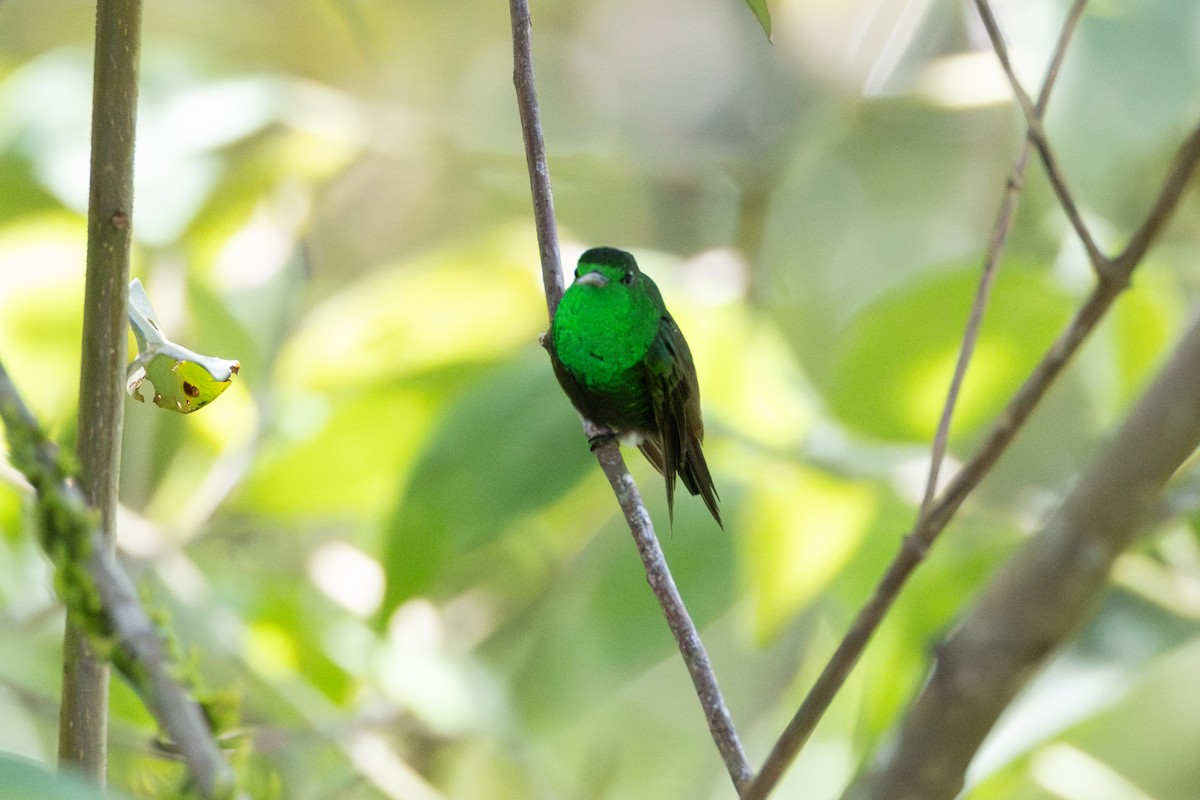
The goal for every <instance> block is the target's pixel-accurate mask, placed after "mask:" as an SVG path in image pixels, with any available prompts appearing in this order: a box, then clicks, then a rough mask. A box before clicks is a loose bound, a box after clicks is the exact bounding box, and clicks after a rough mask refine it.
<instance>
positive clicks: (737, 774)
mask: <svg viewBox="0 0 1200 800" xmlns="http://www.w3.org/2000/svg"><path fill="white" fill-rule="evenodd" d="M509 12H510V14H511V16H512V37H513V83H514V85H515V86H516V91H517V106H518V108H519V109H520V114H521V133H522V136H523V138H524V140H525V157H526V161H527V163H528V166H529V185H530V189H531V191H532V192H533V213H534V219H535V225H536V228H537V237H538V249H539V252H540V254H541V260H542V281H543V284H544V285H545V290H546V306H547V308H548V310H549V312H550V319H551V320H553V319H554V312H555V310H556V309H557V308H558V301H559V300H560V299H562V295H563V291H564V289H563V278H562V266H561V264H560V261H559V253H558V231H557V227H556V224H555V220H554V201H553V198H552V196H551V192H550V170H549V168H548V167H547V165H546V146H545V142H544V140H543V138H542V124H541V115H540V113H539V111H538V103H537V92H536V90H535V89H534V81H533V52H532V47H531V43H530V19H529V3H528V0H509ZM584 430H585V432H586V433H587V435H588V438H589V440H590V441H591V442H592V450H593V451H594V452H595V454H596V460H597V461H598V462H599V463H600V468H601V469H602V470H603V471H604V475H605V477H606V478H608V482H609V484H610V485H611V486H612V488H613V492H614V494H615V495H616V497H617V502H618V503H620V505H621V510H622V511H623V512H624V514H625V520H626V522H627V523H628V524H629V531H630V533H632V534H633V538H634V542H635V544H636V545H637V548H638V555H639V556H641V559H642V564H643V566H644V567H645V569H646V580H647V582H648V583H649V584H650V588H651V589H652V590H653V592H654V596H655V598H657V599H658V602H659V605H660V606H661V607H662V610H663V614H664V615H665V616H666V618H667V624H668V626H669V627H670V628H671V633H672V635H674V637H675V642H676V644H677V645H678V647H679V652H680V655H681V656H682V657H683V662H684V665H685V666H686V667H687V670H688V674H689V675H690V676H691V678H692V684H693V686H694V687H695V689H696V695H697V697H698V698H699V699H700V705H701V707H702V708H703V709H704V716H705V719H706V720H707V722H708V728H709V732H710V733H711V734H712V738H713V742H714V743H715V744H716V746H717V750H718V751H719V752H720V754H721V758H722V760H723V761H724V762H725V767H726V769H727V770H728V771H729V777H730V779H731V780H732V781H733V785H734V786H735V787H737V788H738V790H739V791H740V790H741V788H742V787H743V786H745V785H746V784H748V783H749V782H750V779H751V777H752V773H751V770H750V764H749V762H748V761H747V760H746V754H745V752H743V750H742V745H741V742H740V741H739V739H738V735H737V730H736V729H735V727H734V725H733V718H732V717H731V716H730V714H729V709H728V708H727V707H726V705H725V699H724V697H723V696H722V694H721V689H720V687H719V686H718V685H717V677H716V674H715V673H714V672H713V669H712V664H711V663H710V661H709V659H708V653H707V651H705V649H704V644H703V642H702V641H701V640H700V634H699V632H698V631H697V630H696V626H695V623H694V622H693V621H692V617H691V615H690V614H689V613H688V610H687V607H686V606H685V605H684V602H683V598H682V597H681V596H680V595H679V590H678V589H677V588H676V586H675V579H674V578H673V577H672V576H671V570H670V568H669V567H668V566H667V561H666V558H665V557H664V555H663V552H662V548H661V547H660V546H659V544H658V538H657V537H656V536H655V534H654V526H653V525H652V524H651V522H650V515H649V513H647V511H646V507H645V504H644V503H643V502H642V496H641V494H640V493H639V492H638V488H637V484H636V483H634V480H633V476H632V475H630V474H629V469H628V467H626V466H625V460H624V459H623V458H622V457H621V451H620V448H619V447H618V446H617V440H616V439H615V438H614V437H613V436H612V434H611V433H610V432H609V431H607V430H604V429H600V428H597V427H595V426H594V425H592V423H591V422H588V421H585V422H584Z"/></svg>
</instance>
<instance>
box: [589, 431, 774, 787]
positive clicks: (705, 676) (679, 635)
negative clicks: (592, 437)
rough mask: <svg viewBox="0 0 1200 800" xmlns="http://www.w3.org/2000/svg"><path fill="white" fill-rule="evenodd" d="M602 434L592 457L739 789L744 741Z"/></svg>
mask: <svg viewBox="0 0 1200 800" xmlns="http://www.w3.org/2000/svg"><path fill="white" fill-rule="evenodd" d="M597 433H599V432H597ZM600 436H601V437H602V439H601V440H597V441H599V442H600V443H599V444H598V446H597V447H596V448H595V453H596V459H597V460H598V461H599V462H600V466H601V468H602V469H603V470H604V475H605V476H606V477H607V478H608V482H609V484H610V485H611V486H612V488H613V492H614V493H615V494H616V496H617V502H618V503H620V504H621V511H622V512H624V514H625V521H626V522H628V523H629V532H630V533H632V534H633V540H634V543H635V544H636V545H637V549H638V555H639V556H641V558H642V565H643V566H644V567H645V568H646V580H647V581H648V582H649V583H650V588H651V589H652V590H653V591H654V596H655V597H657V598H658V602H659V605H661V606H662V610H663V614H665V615H666V617H667V625H668V626H669V627H670V628H671V633H672V635H674V637H675V643H676V645H677V646H678V647H679V653H680V655H682V656H683V663H684V664H685V665H686V666H687V670H688V674H689V675H690V676H691V678H692V685H693V686H694V687H695V689H696V696H697V697H698V698H699V699H700V706H701V708H703V709H704V718H705V719H706V720H707V721H708V730H709V733H711V734H712V738H713V741H714V742H715V743H716V745H717V750H719V751H720V753H721V757H722V759H724V761H725V768H726V769H727V770H728V771H729V777H730V778H731V779H732V780H733V785H734V786H735V787H736V788H738V789H739V790H740V789H741V788H742V787H743V786H745V785H746V784H748V783H749V782H750V779H751V777H752V774H751V772H750V762H749V761H747V759H746V754H745V751H743V750H742V743H741V741H740V740H739V738H738V734H737V730H736V729H735V728H734V726H733V720H732V718H731V717H730V715H729V709H728V708H726V706H725V699H724V698H723V697H722V696H721V689H720V687H719V686H718V685H717V680H716V675H715V673H714V672H713V668H712V664H711V662H710V661H709V660H708V652H707V651H706V650H705V649H704V643H703V642H702V641H700V634H699V633H698V632H697V630H696V625H695V623H693V622H692V618H691V615H690V614H688V610H687V606H686V605H684V602H683V598H682V597H681V596H680V595H679V589H678V588H676V586H675V579H674V578H673V577H671V571H670V569H668V568H667V559H666V556H664V555H663V551H662V548H661V547H660V546H659V544H658V537H657V536H655V534H654V525H653V523H652V522H651V521H650V515H649V514H648V513H647V512H646V507H645V505H644V504H643V503H642V497H641V494H640V493H639V492H638V488H637V484H635V483H634V481H633V476H632V475H630V474H629V469H628V468H627V467H626V466H625V460H624V459H623V458H622V457H621V450H620V448H619V447H618V446H617V441H616V439H615V438H614V437H613V436H612V435H611V434H609V435H608V436H607V437H604V435H603V434H602V433H601V434H600Z"/></svg>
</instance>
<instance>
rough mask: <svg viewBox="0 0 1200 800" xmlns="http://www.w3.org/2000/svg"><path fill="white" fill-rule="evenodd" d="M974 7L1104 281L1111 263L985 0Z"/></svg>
mask: <svg viewBox="0 0 1200 800" xmlns="http://www.w3.org/2000/svg"><path fill="white" fill-rule="evenodd" d="M1076 5H1077V6H1079V5H1080V4H1078V3H1077V4H1076ZM1084 5H1086V3H1085V4H1084ZM975 7H976V8H977V9H978V10H979V16H980V19H982V20H983V26H984V28H986V29H987V32H988V37H989V38H990V39H991V40H992V49H993V50H995V51H996V57H997V58H998V59H999V60H1000V66H1001V67H1003V68H1004V74H1005V75H1007V76H1008V82H1009V85H1010V86H1011V87H1012V91H1013V97H1015V98H1016V101H1017V105H1018V106H1019V107H1020V109H1021V113H1022V114H1023V115H1024V116H1025V125H1026V126H1027V127H1028V129H1029V134H1028V136H1029V140H1030V141H1032V142H1033V144H1034V147H1036V148H1037V151H1038V154H1039V155H1040V156H1041V158H1042V165H1043V166H1044V167H1045V168H1046V175H1047V177H1049V179H1050V185H1051V186H1052V187H1053V188H1054V194H1055V195H1056V196H1057V197H1058V203H1059V205H1061V206H1062V209H1063V212H1064V213H1065V214H1066V215H1067V219H1068V220H1070V222H1071V226H1072V227H1073V228H1074V229H1075V233H1076V234H1077V235H1078V236H1079V240H1080V241H1081V242H1083V247H1084V249H1085V250H1087V254H1088V259H1089V260H1090V261H1091V262H1092V267H1093V268H1094V269H1095V270H1096V273H1097V274H1098V275H1100V276H1101V277H1102V278H1108V277H1110V276H1111V272H1112V267H1111V260H1110V259H1109V258H1108V256H1106V255H1104V253H1102V252H1101V251H1100V247H1099V245H1097V244H1096V240H1095V238H1094V237H1093V236H1092V233H1091V231H1090V230H1089V229H1088V227H1087V224H1086V223H1085V222H1084V221H1083V215H1082V214H1081V213H1080V212H1079V207H1078V205H1077V204H1076V203H1075V197H1074V195H1072V194H1071V191H1070V189H1068V188H1067V181H1066V178H1064V177H1063V173H1062V170H1061V169H1060V168H1059V166H1058V159H1056V158H1055V157H1054V151H1053V150H1052V149H1051V147H1050V140H1049V139H1047V138H1046V131H1045V129H1044V128H1043V127H1042V115H1041V113H1040V112H1039V110H1038V109H1037V108H1035V107H1034V105H1033V101H1032V100H1030V99H1029V95H1028V94H1027V93H1026V92H1025V89H1024V88H1022V86H1021V82H1020V81H1019V80H1017V74H1016V72H1014V71H1013V66H1012V62H1011V60H1010V59H1009V57H1008V46H1007V45H1006V44H1005V43H1004V35H1003V34H1002V33H1001V32H1000V26H999V25H998V24H996V17H995V16H994V15H993V14H992V8H991V6H990V5H989V4H988V0H975ZM1082 11H1083V8H1082V7H1079V12H1080V13H1082ZM1076 19H1077V17H1076V15H1075V9H1074V8H1073V9H1072V12H1071V15H1070V16H1069V17H1068V20H1067V25H1069V26H1071V27H1072V28H1073V27H1074V20H1076ZM1065 27H1066V26H1064V28H1065ZM1060 39H1061V37H1060Z"/></svg>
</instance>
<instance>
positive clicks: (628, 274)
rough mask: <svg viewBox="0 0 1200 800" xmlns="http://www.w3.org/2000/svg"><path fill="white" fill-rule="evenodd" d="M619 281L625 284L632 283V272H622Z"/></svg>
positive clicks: (629, 284)
mask: <svg viewBox="0 0 1200 800" xmlns="http://www.w3.org/2000/svg"><path fill="white" fill-rule="evenodd" d="M621 283H623V284H625V285H626V286H631V285H633V273H632V272H626V273H625V274H623V275H622V276H621Z"/></svg>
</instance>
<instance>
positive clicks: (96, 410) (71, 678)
mask: <svg viewBox="0 0 1200 800" xmlns="http://www.w3.org/2000/svg"><path fill="white" fill-rule="evenodd" d="M141 23H142V6H141V0H98V2H97V4H96V53H95V69H94V76H93V92H92V162H91V188H90V191H89V194H88V244H87V278H86V285H85V288H84V306H83V355H82V363H81V369H80V380H79V387H80V391H79V438H78V446H77V450H78V456H79V462H80V490H81V491H82V493H83V497H84V500H85V502H86V503H87V504H88V505H89V506H90V507H91V508H94V509H96V511H97V512H98V514H99V529H100V533H101V538H102V540H103V541H102V543H101V547H100V549H102V550H104V549H109V548H111V547H112V544H111V542H112V539H113V534H114V531H115V530H116V510H117V482H118V472H119V465H120V460H121V429H122V422H123V420H122V414H123V412H124V408H125V391H124V390H125V360H126V351H127V347H128V344H127V342H128V336H129V334H128V333H126V323H125V303H126V298H127V292H128V289H127V286H128V284H129V247H130V240H131V229H130V228H131V220H132V217H133V143H134V132H135V129H136V119H137V94H138V91H137V90H138V86H137V76H138V55H139V51H140V46H141ZM63 658H64V664H63V692H62V710H61V713H60V716H59V742H58V752H59V758H60V759H62V760H63V761H66V762H70V763H72V764H74V765H75V766H76V767H77V768H78V769H81V770H83V771H84V772H85V773H86V774H88V775H89V776H90V777H92V778H93V779H94V780H95V781H97V782H98V783H104V779H105V772H106V767H105V761H106V756H107V738H108V670H107V667H106V666H105V665H104V664H103V663H102V662H100V661H99V660H97V659H96V658H95V655H94V654H93V653H92V652H91V651H90V650H89V649H88V644H87V637H86V635H85V633H84V632H83V631H80V630H79V629H78V628H76V627H75V626H74V624H73V623H72V622H71V621H70V620H68V622H67V629H66V633H65V636H64V640H63Z"/></svg>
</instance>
